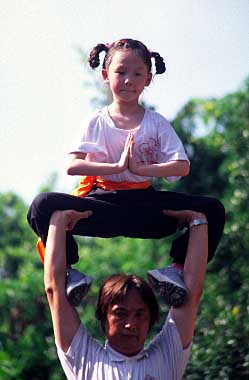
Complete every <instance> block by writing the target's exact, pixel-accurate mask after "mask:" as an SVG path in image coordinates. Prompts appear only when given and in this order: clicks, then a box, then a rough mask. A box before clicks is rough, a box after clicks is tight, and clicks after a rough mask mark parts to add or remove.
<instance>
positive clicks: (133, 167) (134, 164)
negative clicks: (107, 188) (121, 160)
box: [128, 135, 140, 174]
mask: <svg viewBox="0 0 249 380" xmlns="http://www.w3.org/2000/svg"><path fill="white" fill-rule="evenodd" d="M134 146H135V144H134V135H132V137H131V143H130V151H129V163H128V167H129V170H130V171H131V172H132V173H134V174H140V173H139V166H138V164H137V161H136V159H135V151H134Z"/></svg>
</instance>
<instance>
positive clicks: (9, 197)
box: [0, 79, 249, 380]
mask: <svg viewBox="0 0 249 380" xmlns="http://www.w3.org/2000/svg"><path fill="white" fill-rule="evenodd" d="M248 120H249V79H248V80H247V81H246V82H245V83H244V85H243V86H242V88H241V89H240V90H239V91H237V92H235V93H233V94H229V95H226V96H224V97H223V98H220V99H206V100H203V99H194V100H192V101H190V102H189V103H188V104H186V105H185V106H184V107H183V109H182V110H181V111H180V112H179V114H178V115H177V117H176V118H175V120H174V121H173V124H174V127H175V129H176V130H177V132H178V134H179V135H180V136H181V138H182V140H183V141H184V144H185V146H186V149H187V151H188V154H189V156H190V159H191V174H190V176H189V177H187V178H184V179H183V180H181V181H179V182H178V183H176V184H167V185H166V184H165V183H164V182H163V181H162V180H156V181H154V185H155V187H156V188H158V189H170V190H173V189H174V190H177V191H186V192H190V193H198V194H208V195H212V196H217V197H218V198H219V199H220V200H222V201H223V203H224V204H225V207H226V211H227V222H226V227H225V233H224V236H223V239H222V242H221V244H220V245H219V247H218V250H217V252H216V255H215V259H214V260H213V261H212V263H211V264H210V265H209V268H208V274H207V279H206V286H205V291H204V295H203V298H202V303H201V307H200V311H199V315H198V319H197V325H196V333H195V338H194V342H193V348H192V355H191V359H190V362H189V365H188V367H187V370H186V374H185V379H186V380H199V379H205V380H214V379H221V380H232V379H241V380H243V379H248V378H249V345H248V337H249V265H248V264H249V257H248V252H249V213H248V205H249V202H248V188H249V124H248ZM55 180H56V178H55V177H51V180H50V182H49V183H48V184H47V185H46V186H43V189H42V190H51V188H53V186H54V183H55ZM26 212H27V205H26V204H25V203H24V202H23V200H22V199H20V197H18V196H17V195H16V194H13V193H4V194H0V228H1V235H0V236H1V238H0V285H1V286H0V305H1V312H0V379H1V380H26V379H32V380H40V379H49V380H62V379H65V376H64V375H63V372H62V370H61V367H60V365H59V362H58V358H57V354H56V350H55V345H54V337H53V331H52V325H51V318H50V314H49V310H48V306H47V301H46V298H45V294H44V289H43V267H42V265H41V263H40V262H39V258H38V255H37V253H36V251H35V241H36V237H35V236H34V234H33V233H32V231H31V230H30V228H29V227H28V225H27V222H26ZM170 240H171V239H162V240H142V239H128V238H115V239H96V238H78V242H79V247H80V256H81V259H80V262H79V263H78V268H79V269H80V270H82V271H83V272H86V273H89V274H91V275H92V276H93V277H94V279H95V281H94V284H93V286H92V289H91V291H90V293H89V296H88V297H87V299H86V301H85V302H84V304H83V305H82V306H81V307H80V308H79V312H80V314H81V317H82V320H83V321H84V323H85V325H86V326H87V328H88V329H89V331H90V332H91V333H92V334H93V335H94V336H95V337H96V338H97V339H99V340H100V341H102V340H103V337H102V333H101V331H100V328H99V326H98V324H97V322H96V321H95V319H94V318H93V315H94V309H95V303H96V297H97V294H98V289H99V284H100V282H101V281H102V280H103V278H104V277H106V276H107V275H109V274H111V273H113V272H128V273H137V274H139V275H141V276H145V274H146V271H147V270H148V269H149V268H153V267H156V266H162V265H164V264H165V263H166V261H167V260H168V255H167V252H168V250H169V246H170ZM161 309H162V314H163V313H164V312H165V307H163V305H161ZM159 327H160V326H159V325H158V326H156V328H155V329H154V330H153V331H152V334H155V333H156V332H157V331H158V329H159Z"/></svg>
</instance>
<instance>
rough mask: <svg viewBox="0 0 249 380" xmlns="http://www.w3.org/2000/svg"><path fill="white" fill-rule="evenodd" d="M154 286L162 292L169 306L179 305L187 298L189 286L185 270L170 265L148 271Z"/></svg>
mask: <svg viewBox="0 0 249 380" xmlns="http://www.w3.org/2000/svg"><path fill="white" fill-rule="evenodd" d="M147 276H148V280H149V283H150V285H151V286H152V288H153V289H154V290H155V291H156V292H158V293H160V294H161V296H162V297H163V298H164V300H165V301H166V303H167V304H168V305H169V306H174V307H179V306H181V305H183V304H184V303H185V301H186V299H187V288H186V286H185V284H184V281H183V270H182V269H179V268H174V267H171V266H168V267H166V268H163V269H152V270H150V271H148V272H147Z"/></svg>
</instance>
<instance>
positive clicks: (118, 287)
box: [95, 274, 159, 333]
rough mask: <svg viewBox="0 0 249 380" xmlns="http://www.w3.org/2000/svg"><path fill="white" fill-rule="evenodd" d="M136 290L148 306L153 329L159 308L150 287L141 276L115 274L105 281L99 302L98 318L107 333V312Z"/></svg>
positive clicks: (97, 308) (150, 325)
mask: <svg viewBox="0 0 249 380" xmlns="http://www.w3.org/2000/svg"><path fill="white" fill-rule="evenodd" d="M133 289H136V290H137V291H138V292H139V294H140V296H141V298H142V300H143V302H144V303H145V304H146V305H147V306H148V308H149V313H150V324H149V328H151V327H152V326H153V325H154V324H155V322H156V321H157V320H158V319H159V307H158V303H157V300H156V297H155V294H154V292H153V290H152V288H151V287H150V285H149V284H148V283H147V282H146V281H145V280H144V279H143V278H142V277H140V276H136V275H127V274H113V275H111V276H109V277H108V278H107V279H105V280H104V282H103V284H102V286H101V288H100V291H99V297H98V301H97V307H96V313H95V315H96V318H97V320H98V321H99V322H100V324H101V327H102V330H103V331H104V333H105V325H106V319H107V310H108V307H109V306H112V305H114V304H115V303H117V302H122V301H123V299H124V298H125V296H126V295H127V293H128V292H129V291H130V290H133Z"/></svg>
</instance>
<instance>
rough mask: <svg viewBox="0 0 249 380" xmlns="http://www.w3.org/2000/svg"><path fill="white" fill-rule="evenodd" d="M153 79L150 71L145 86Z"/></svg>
mask: <svg viewBox="0 0 249 380" xmlns="http://www.w3.org/2000/svg"><path fill="white" fill-rule="evenodd" d="M151 79H152V73H149V74H148V77H147V81H146V83H145V86H149V85H150V82H151Z"/></svg>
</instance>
